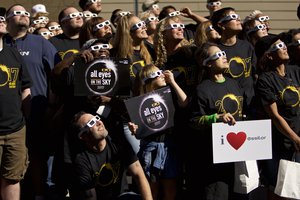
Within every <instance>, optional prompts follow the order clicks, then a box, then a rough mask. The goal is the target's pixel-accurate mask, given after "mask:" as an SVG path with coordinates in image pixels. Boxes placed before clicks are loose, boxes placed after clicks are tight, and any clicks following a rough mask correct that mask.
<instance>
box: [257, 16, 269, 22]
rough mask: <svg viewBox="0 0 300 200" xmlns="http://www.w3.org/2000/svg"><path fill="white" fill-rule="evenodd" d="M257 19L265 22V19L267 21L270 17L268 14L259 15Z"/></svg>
mask: <svg viewBox="0 0 300 200" xmlns="http://www.w3.org/2000/svg"><path fill="white" fill-rule="evenodd" d="M258 20H259V21H260V22H265V21H269V20H270V17H269V16H261V17H259V18H258Z"/></svg>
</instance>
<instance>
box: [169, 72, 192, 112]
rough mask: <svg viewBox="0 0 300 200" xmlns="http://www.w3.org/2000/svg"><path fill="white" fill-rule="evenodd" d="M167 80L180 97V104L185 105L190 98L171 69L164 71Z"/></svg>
mask: <svg viewBox="0 0 300 200" xmlns="http://www.w3.org/2000/svg"><path fill="white" fill-rule="evenodd" d="M164 75H165V79H166V82H167V83H169V84H170V85H171V86H172V88H173V89H174V90H175V92H176V95H177V98H178V104H179V106H180V107H185V106H187V104H188V98H187V95H186V94H185V92H184V91H183V90H182V89H181V87H179V85H178V84H177V83H176V81H175V79H174V75H173V73H172V72H171V71H170V70H166V71H164Z"/></svg>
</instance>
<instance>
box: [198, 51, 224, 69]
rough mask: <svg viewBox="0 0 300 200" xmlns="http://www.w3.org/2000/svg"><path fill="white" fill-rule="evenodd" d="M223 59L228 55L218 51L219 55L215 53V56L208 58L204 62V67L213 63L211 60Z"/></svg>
mask: <svg viewBox="0 0 300 200" xmlns="http://www.w3.org/2000/svg"><path fill="white" fill-rule="evenodd" d="M221 57H226V53H225V51H218V52H217V53H215V54H214V55H212V56H209V57H208V58H206V59H205V60H204V61H203V63H202V64H203V66H206V64H207V63H208V61H211V60H217V59H219V58H221Z"/></svg>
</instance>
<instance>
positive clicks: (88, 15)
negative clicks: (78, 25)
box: [83, 13, 98, 18]
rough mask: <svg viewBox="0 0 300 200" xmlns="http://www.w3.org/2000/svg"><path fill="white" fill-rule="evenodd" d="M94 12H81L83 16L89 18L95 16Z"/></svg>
mask: <svg viewBox="0 0 300 200" xmlns="http://www.w3.org/2000/svg"><path fill="white" fill-rule="evenodd" d="M97 16H98V15H97V14H96V13H83V17H85V18H90V17H97Z"/></svg>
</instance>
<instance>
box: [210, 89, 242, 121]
mask: <svg viewBox="0 0 300 200" xmlns="http://www.w3.org/2000/svg"><path fill="white" fill-rule="evenodd" d="M242 102H243V97H241V96H240V97H238V96H235V95H234V94H226V95H225V96H223V97H222V99H221V100H218V101H216V106H217V107H218V108H219V109H218V113H231V114H232V115H233V116H235V115H237V116H239V117H242Z"/></svg>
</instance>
